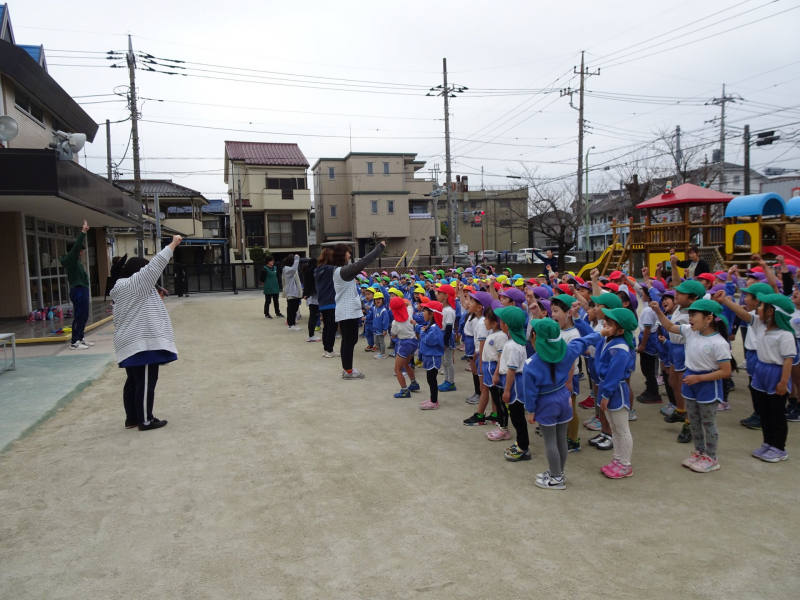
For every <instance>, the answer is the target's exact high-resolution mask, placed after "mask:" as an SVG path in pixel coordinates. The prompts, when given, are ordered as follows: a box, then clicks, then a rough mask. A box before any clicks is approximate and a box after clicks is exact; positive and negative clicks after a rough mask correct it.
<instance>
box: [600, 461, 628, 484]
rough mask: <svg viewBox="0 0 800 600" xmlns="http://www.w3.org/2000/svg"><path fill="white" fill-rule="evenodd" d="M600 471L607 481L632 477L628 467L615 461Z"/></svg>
mask: <svg viewBox="0 0 800 600" xmlns="http://www.w3.org/2000/svg"><path fill="white" fill-rule="evenodd" d="M600 471H601V472H602V473H603V475H605V476H606V477H608V478H609V479H622V478H623V477H630V476H631V475H633V468H632V467H631V466H630V465H623V464H622V462H620V461H619V460H616V459H614V460H612V461H611V463H610V464H608V465H606V466H605V467H603V468H602V469H600Z"/></svg>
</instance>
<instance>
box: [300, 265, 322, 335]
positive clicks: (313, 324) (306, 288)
mask: <svg viewBox="0 0 800 600" xmlns="http://www.w3.org/2000/svg"><path fill="white" fill-rule="evenodd" d="M316 268H317V259H316V258H312V259H311V260H309V261H308V264H306V268H305V270H304V271H303V298H304V299H305V301H306V304H307V305H308V313H309V314H308V339H307V340H306V341H307V342H321V341H322V340H320V339H319V338H318V337H317V336H315V335H314V330H315V329H316V328H317V321H319V300H317V283H316V282H315V281H314V269H316Z"/></svg>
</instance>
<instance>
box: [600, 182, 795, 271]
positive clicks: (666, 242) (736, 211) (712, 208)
mask: <svg viewBox="0 0 800 600" xmlns="http://www.w3.org/2000/svg"><path fill="white" fill-rule="evenodd" d="M636 210H637V211H644V222H640V223H634V222H633V218H630V219H628V221H627V222H621V223H617V222H614V223H613V224H612V226H611V227H612V229H613V231H614V234H613V238H612V242H611V245H610V246H609V248H608V249H607V250H606V251H605V252H604V253H603V256H601V258H600V260H599V261H596V262H595V263H592V265H591V266H590V265H586V267H584V271H585V272H587V273H588V272H589V271H588V270H587V268H588V269H589V270H591V269H592V268H595V267H597V268H599V269H600V271H601V272H602V273H605V272H606V271H610V270H616V269H625V270H628V272H632V270H633V265H634V263H637V264H639V265H642V266H644V265H646V266H648V267H649V268H650V272H651V273H655V269H656V265H657V264H658V263H659V262H665V263H666V262H668V261H669V251H670V249H671V248H675V253H676V255H677V256H678V258H679V259H681V260H684V258H685V257H686V252H687V250H688V249H689V247H690V246H697V247H698V248H699V249H700V255H701V256H702V258H704V259H705V260H706V262H708V264H709V265H711V267H712V268H714V267H717V268H720V269H722V268H729V267H730V266H731V265H734V264H735V265H739V267H740V268H746V267H747V266H748V264H749V263H750V257H751V255H753V254H754V253H760V254H762V255H765V256H767V255H774V256H777V255H780V254H782V255H783V256H785V257H786V258H791V259H793V260H795V261H797V264H800V197H797V198H792V199H791V200H790V201H789V202H786V201H784V199H783V198H781V197H780V196H779V195H778V194H774V193H769V194H753V195H748V196H731V195H729V194H723V193H722V192H717V191H714V190H710V189H708V188H705V187H700V186H697V185H693V184H691V183H684V184H682V185H679V186H677V187H676V188H674V189H673V188H672V187H671V186H670V185H669V184H668V186H667V189H666V190H665V192H664V193H663V194H660V195H658V196H656V197H654V198H650V199H649V200H646V201H644V202H642V203H640V204H639V205H637V206H636ZM637 255H639V256H637ZM626 267H627V268H626Z"/></svg>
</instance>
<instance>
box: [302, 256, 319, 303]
mask: <svg viewBox="0 0 800 600" xmlns="http://www.w3.org/2000/svg"><path fill="white" fill-rule="evenodd" d="M316 266H317V260H316V259H312V262H310V263H309V264H308V267H307V268H306V270H305V271H303V296H304V297H306V298H310V297H311V296H316V295H317V282H316V281H315V278H314V271H315V269H316Z"/></svg>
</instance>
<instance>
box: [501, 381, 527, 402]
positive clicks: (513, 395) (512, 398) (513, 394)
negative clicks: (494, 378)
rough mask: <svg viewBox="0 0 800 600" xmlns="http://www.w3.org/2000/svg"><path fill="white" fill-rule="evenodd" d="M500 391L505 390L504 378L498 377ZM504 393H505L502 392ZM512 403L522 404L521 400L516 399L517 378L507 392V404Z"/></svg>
mask: <svg viewBox="0 0 800 600" xmlns="http://www.w3.org/2000/svg"><path fill="white" fill-rule="evenodd" d="M499 387H500V389H502V390H505V389H506V376H505V375H500V386H499ZM503 393H505V391H504V392H503ZM514 402H522V398H518V397H517V377H516V376H515V377H514V382H513V383H512V384H511V391H510V392H509V399H508V403H509V404H514Z"/></svg>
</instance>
